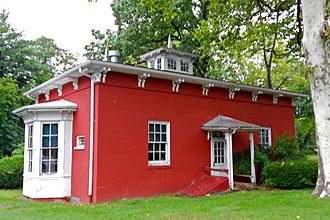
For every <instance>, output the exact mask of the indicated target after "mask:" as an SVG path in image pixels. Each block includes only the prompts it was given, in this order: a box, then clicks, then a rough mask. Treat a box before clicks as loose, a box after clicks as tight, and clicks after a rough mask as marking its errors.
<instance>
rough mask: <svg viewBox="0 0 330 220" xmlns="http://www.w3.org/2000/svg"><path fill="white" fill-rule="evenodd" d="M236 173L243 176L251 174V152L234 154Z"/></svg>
mask: <svg viewBox="0 0 330 220" xmlns="http://www.w3.org/2000/svg"><path fill="white" fill-rule="evenodd" d="M234 173H235V174H243V175H250V174H251V158H250V151H249V150H245V151H244V150H243V151H239V152H235V153H234Z"/></svg>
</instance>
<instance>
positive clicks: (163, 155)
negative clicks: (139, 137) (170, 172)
mask: <svg viewBox="0 0 330 220" xmlns="http://www.w3.org/2000/svg"><path fill="white" fill-rule="evenodd" d="M165 159H166V158H165V152H162V153H160V160H165Z"/></svg>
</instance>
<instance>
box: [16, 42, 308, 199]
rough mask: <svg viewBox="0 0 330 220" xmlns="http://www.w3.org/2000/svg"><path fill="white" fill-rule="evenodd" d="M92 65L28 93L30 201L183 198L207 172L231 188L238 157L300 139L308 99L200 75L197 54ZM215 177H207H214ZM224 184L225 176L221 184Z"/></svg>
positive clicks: (23, 111) (165, 53)
mask: <svg viewBox="0 0 330 220" xmlns="http://www.w3.org/2000/svg"><path fill="white" fill-rule="evenodd" d="M113 55H114V56H113V57H111V61H112V62H103V61H93V60H91V61H87V62H85V63H83V64H81V65H79V66H77V67H75V68H72V69H70V70H68V71H66V72H64V73H63V74H61V75H58V76H56V77H55V78H53V79H51V80H49V81H47V82H45V83H43V84H41V85H39V86H37V87H35V88H33V89H31V90H30V91H28V92H26V93H25V95H26V96H27V97H29V98H31V99H34V100H35V103H36V104H34V105H29V106H24V107H22V108H19V109H17V110H15V111H14V112H15V113H16V114H18V115H20V116H22V117H23V118H24V122H25V157H24V159H25V160H24V161H25V162H24V183H23V194H24V195H25V196H27V197H29V198H36V199H52V198H67V197H70V198H72V199H75V201H79V202H104V201H108V200H112V199H120V198H128V197H146V196H152V195H157V194H162V193H170V192H178V191H180V190H182V189H184V188H186V187H187V186H189V185H190V184H191V183H192V182H194V181H196V180H199V179H200V178H201V177H203V176H205V175H209V176H211V177H212V176H213V177H215V178H213V181H215V182H216V181H220V182H221V181H222V188H224V189H226V188H233V186H234V178H233V163H234V162H233V153H234V152H236V151H239V150H241V149H250V152H251V161H252V163H251V164H252V165H251V181H252V182H255V168H254V163H253V161H254V144H255V143H256V144H257V143H259V144H264V145H269V146H270V145H271V144H272V143H273V141H274V137H276V136H280V135H282V133H283V132H288V133H289V134H291V135H294V111H293V107H292V103H293V100H294V99H295V98H297V97H305V95H301V94H297V93H292V92H285V91H278V90H272V89H267V88H259V87H254V86H248V85H242V84H236V83H229V82H223V81H219V80H214V79H208V78H201V77H196V76H193V71H192V70H193V60H194V59H196V58H197V57H198V56H197V55H196V54H191V53H186V52H183V51H178V50H176V49H173V48H172V47H171V44H169V46H168V47H161V48H159V49H156V50H154V51H151V52H149V53H147V54H144V55H142V56H141V59H142V60H145V61H146V62H147V63H148V68H143V67H136V66H131V65H124V64H121V63H119V62H118V59H117V58H118V57H117V56H116V55H117V54H116V53H113ZM207 171H208V172H207ZM217 177H219V178H218V179H217ZM223 180H224V181H223Z"/></svg>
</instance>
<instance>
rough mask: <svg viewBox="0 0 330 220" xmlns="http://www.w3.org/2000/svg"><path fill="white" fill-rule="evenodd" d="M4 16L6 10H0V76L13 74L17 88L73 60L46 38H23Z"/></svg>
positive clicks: (34, 82)
mask: <svg viewBox="0 0 330 220" xmlns="http://www.w3.org/2000/svg"><path fill="white" fill-rule="evenodd" d="M8 16H9V13H8V12H6V11H2V12H0V77H2V78H3V77H9V78H13V79H15V80H16V81H17V83H18V86H19V87H20V88H23V87H26V88H30V87H31V86H36V85H38V84H40V83H42V82H44V81H46V80H48V79H50V78H51V77H53V76H54V75H55V74H56V73H57V72H59V71H63V69H66V68H69V67H70V66H72V65H73V64H75V62H76V58H75V56H74V55H72V54H71V53H70V52H69V51H67V50H64V49H61V48H59V47H58V46H57V45H56V44H55V42H54V40H52V39H50V38H46V37H40V38H38V39H36V40H25V39H24V38H23V35H22V33H21V32H19V31H17V30H16V29H15V28H13V27H12V26H11V25H10V24H9V23H8Z"/></svg>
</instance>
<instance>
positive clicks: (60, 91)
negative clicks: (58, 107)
mask: <svg viewBox="0 0 330 220" xmlns="http://www.w3.org/2000/svg"><path fill="white" fill-rule="evenodd" d="M56 88H57V94H58V96H62V85H58V86H56Z"/></svg>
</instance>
